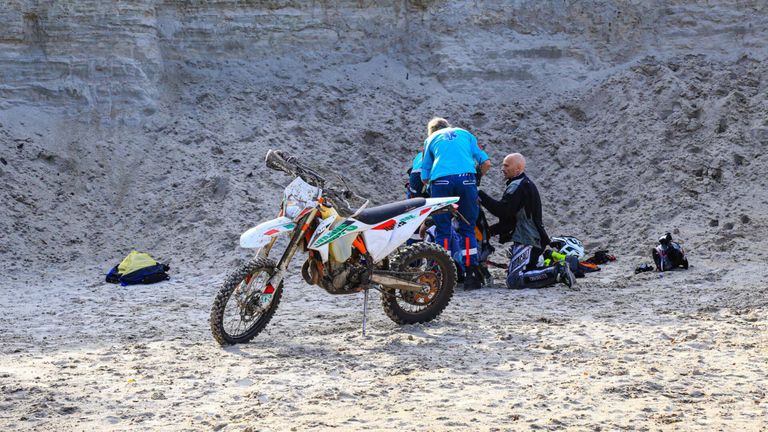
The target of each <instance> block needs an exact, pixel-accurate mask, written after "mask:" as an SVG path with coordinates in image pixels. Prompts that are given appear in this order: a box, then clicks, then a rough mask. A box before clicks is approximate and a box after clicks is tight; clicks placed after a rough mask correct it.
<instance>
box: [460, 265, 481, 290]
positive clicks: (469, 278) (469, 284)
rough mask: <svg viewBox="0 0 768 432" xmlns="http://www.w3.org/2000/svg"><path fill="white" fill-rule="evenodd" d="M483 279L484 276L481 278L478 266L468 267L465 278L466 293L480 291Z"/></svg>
mask: <svg viewBox="0 0 768 432" xmlns="http://www.w3.org/2000/svg"><path fill="white" fill-rule="evenodd" d="M481 278H482V276H480V274H479V272H478V271H477V267H476V266H469V267H467V273H466V275H465V276H464V291H472V290H476V289H480V283H481V280H482V279H481Z"/></svg>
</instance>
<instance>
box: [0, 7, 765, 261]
mask: <svg viewBox="0 0 768 432" xmlns="http://www.w3.org/2000/svg"><path fill="white" fill-rule="evenodd" d="M765 22H768V5H767V4H766V3H765V2H764V1H716V2H714V1H692V0H691V1H683V0H678V1H664V2H661V1H658V2H636V1H618V0H616V1H580V2H564V1H557V2H541V1H487V2H474V1H452V2H441V1H399V2H373V1H318V2H290V1H284V2H280V1H275V2H268V1H242V0H239V1H235V0H232V1H149V0H143V1H142V0H139V1H131V2H124V1H111V2H103V1H95V0H94V1H89V0H83V1H71V2H48V1H20V0H12V1H10V2H6V3H5V7H3V8H2V9H0V24H2V25H1V26H0V157H2V161H4V162H3V163H2V164H0V180H1V181H2V182H4V188H3V189H2V194H3V199H4V200H5V202H7V203H9V204H8V206H7V210H4V212H3V213H2V214H0V233H2V235H3V236H4V238H5V239H6V240H5V241H4V242H3V243H2V244H0V256H2V257H4V258H5V259H6V260H8V261H10V262H12V264H11V265H12V266H22V265H29V264H31V263H40V262H45V263H47V262H53V261H56V260H57V257H58V256H60V251H62V250H63V251H66V252H67V253H68V256H69V259H72V260H77V259H83V260H87V261H88V262H89V263H94V262H95V263H97V264H99V265H101V266H103V265H106V264H107V263H110V262H111V261H112V260H114V258H115V257H117V256H123V255H124V254H125V253H124V251H126V250H127V249H130V248H139V249H146V250H149V251H152V252H155V253H158V254H161V255H163V254H164V255H167V256H176V257H180V258H178V259H179V260H182V261H183V260H185V259H187V260H190V261H191V260H201V259H202V260H205V259H206V258H221V257H231V256H233V255H235V254H236V253H237V252H236V249H237V242H236V238H237V235H238V234H239V233H240V232H241V231H242V230H243V229H245V228H247V227H249V226H251V225H253V224H254V223H255V222H257V221H258V220H259V219H260V218H262V217H267V216H271V215H272V214H273V212H274V207H275V206H276V205H277V202H278V201H279V196H280V193H281V190H282V187H283V186H284V185H285V184H286V183H287V181H290V180H289V179H285V178H284V176H283V175H281V174H278V173H273V172H265V171H264V167H263V163H262V158H263V155H264V152H265V151H266V150H267V149H268V148H281V149H284V150H288V151H292V152H295V153H298V154H299V155H300V156H302V157H303V158H306V159H308V160H309V161H310V162H312V163H316V164H318V165H324V166H327V167H330V169H333V170H337V171H340V172H344V173H345V174H347V175H348V176H349V177H351V178H353V179H354V182H355V184H356V185H357V186H358V188H359V192H360V193H361V194H362V195H366V196H368V197H370V198H371V199H372V201H373V202H374V203H378V204H380V203H385V202H388V201H392V200H396V199H400V198H402V196H403V191H402V188H401V187H400V185H401V184H402V182H403V181H404V177H405V174H404V172H405V169H406V167H407V166H409V164H410V160H411V158H412V157H413V154H414V153H415V152H416V151H417V150H418V148H419V147H420V145H421V142H422V141H423V139H424V129H425V125H426V122H427V121H428V120H429V118H430V117H431V116H434V115H441V116H445V117H447V118H449V120H451V121H452V122H453V123H454V124H455V125H457V126H461V127H466V128H468V129H470V130H471V131H472V132H473V133H475V134H476V135H477V136H478V139H479V141H480V142H481V143H482V144H483V145H485V146H486V150H487V151H488V153H489V154H490V155H491V157H492V158H493V160H494V161H497V162H498V160H500V158H501V157H503V155H505V154H506V153H509V152H511V151H521V152H523V153H525V154H526V155H527V156H529V159H530V160H529V162H530V163H529V168H528V170H529V174H531V175H532V176H533V177H534V178H538V179H540V180H541V181H540V183H541V184H542V186H541V189H542V194H543V197H544V199H545V215H546V216H545V218H546V220H545V222H546V223H547V226H548V228H549V229H550V231H552V234H557V233H566V234H573V235H580V236H583V237H587V238H585V240H587V241H588V242H589V243H590V244H591V245H593V246H597V245H603V246H608V245H609V244H610V245H616V246H617V247H629V248H631V247H635V248H637V249H638V250H640V249H639V246H635V245H638V244H640V242H641V241H642V240H643V239H647V238H649V236H650V237H653V235H655V228H656V227H657V226H660V225H664V226H665V227H667V228H669V229H677V230H678V231H679V232H680V233H681V235H683V236H685V235H690V236H694V235H696V236H697V238H699V239H700V241H701V244H702V245H709V246H714V247H713V248H712V249H711V250H723V251H726V250H730V249H732V248H734V247H740V246H739V245H740V244H741V243H739V242H745V241H746V240H743V239H744V238H745V237H746V235H747V232H748V231H749V230H754V229H762V228H760V227H764V225H765V223H766V221H765V217H764V216H761V214H763V213H764V212H763V213H761V209H764V208H765V207H764V205H765V204H764V200H765V193H763V192H761V191H759V190H758V191H756V192H755V193H754V194H753V196H750V197H748V198H747V197H745V196H744V195H743V193H742V191H741V189H740V188H739V185H740V184H741V183H742V182H743V181H745V180H746V179H752V180H751V181H755V182H757V183H760V182H763V183H764V182H765V181H764V180H762V179H761V178H760V176H759V175H757V171H756V170H758V167H759V166H760V161H761V159H760V158H761V157H763V156H761V155H762V154H763V153H764V152H761V151H760V149H761V148H764V146H765V142H766V139H768V133H767V132H766V129H765V128H766V126H768V125H766V124H765V118H766V106H765V100H766V82H765V80H764V78H763V77H764V76H765V59H766V57H767V55H766V53H767V52H768V29H767V28H766V26H765V25H764V23H765ZM717 131H720V132H717ZM734 143H735V144H734ZM734 145H735V146H736V147H737V151H736V153H735V154H734V155H731V154H730V153H728V154H724V153H726V152H729V151H730V150H728V149H730V148H732V147H733V146H734ZM651 161H652V162H653V164H652V166H650V165H649V163H650V162H651ZM681 161H682V162H681ZM664 167H673V168H674V169H665V168H664ZM655 170H658V172H657V171H655ZM680 173H682V174H680ZM681 176H682V177H681ZM558 179H559V180H558ZM590 179H600V180H599V181H591V180H590ZM566 180H567V183H568V185H570V186H569V187H546V185H547V184H558V183H562V182H563V181H566ZM484 181H485V182H486V186H484V187H487V188H489V189H490V190H494V189H493V188H494V187H496V186H497V184H498V183H500V181H501V178H500V173H499V172H498V169H497V168H494V170H493V171H492V173H491V174H490V175H489V176H488V178H487V180H484ZM760 184H762V183H760ZM765 189H766V188H763V190H765ZM723 196H726V197H728V200H729V203H727V204H725V203H717V204H712V203H710V201H711V200H715V199H718V198H722V197H723ZM664 197H668V198H664ZM678 197H679V199H678ZM657 198H658V199H657ZM665 199H666V201H664V200H665ZM659 200H661V201H659ZM657 201H658V202H657ZM659 203H662V204H663V205H664V206H667V207H669V206H671V207H672V208H673V210H672V211H660V210H658V206H659ZM598 210H599V214H598ZM603 214H609V215H610V216H609V217H603V216H601V215H603ZM596 220H598V222H595V221H596ZM721 221H722V222H721ZM743 221H747V222H743ZM626 226H631V227H632V229H631V230H626V229H625V227H626ZM726 226H727V227H729V228H725V227H726ZM115 227H120V228H119V229H116V228H115ZM659 229H661V228H659ZM619 231H621V233H620V234H621V235H618V234H619ZM652 234H653V235H652ZM19 257H22V258H20V259H19ZM25 263H26V264H25Z"/></svg>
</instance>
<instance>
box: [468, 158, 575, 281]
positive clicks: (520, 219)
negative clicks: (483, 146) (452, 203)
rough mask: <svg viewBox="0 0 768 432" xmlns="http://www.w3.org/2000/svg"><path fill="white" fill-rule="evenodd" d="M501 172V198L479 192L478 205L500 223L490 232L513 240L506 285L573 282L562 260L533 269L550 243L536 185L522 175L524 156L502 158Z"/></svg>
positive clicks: (571, 274) (503, 240)
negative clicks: (504, 183)
mask: <svg viewBox="0 0 768 432" xmlns="http://www.w3.org/2000/svg"><path fill="white" fill-rule="evenodd" d="M501 172H502V173H503V174H504V178H505V179H506V188H505V189H504V194H503V195H502V197H501V200H498V201H497V200H495V199H493V198H491V197H490V196H488V194H486V193H485V192H484V191H479V193H478V196H479V197H480V204H481V205H482V206H483V207H485V208H486V209H487V210H488V211H489V212H490V213H491V214H492V215H494V216H496V217H497V218H499V222H498V223H496V224H494V225H491V227H490V235H496V234H498V235H499V242H501V243H506V242H509V241H510V240H511V241H512V242H513V243H512V246H510V248H509V256H510V257H511V259H510V261H509V266H508V267H507V288H512V289H518V288H544V287H547V286H551V285H554V284H555V283H557V282H562V283H564V284H566V285H568V287H571V286H573V284H575V283H576V279H575V278H574V276H573V273H571V270H570V269H569V268H568V266H567V265H565V263H564V262H562V263H560V264H558V265H554V266H551V267H546V268H542V269H537V268H536V262H537V261H538V258H539V255H541V253H542V252H543V251H544V248H545V247H546V246H547V244H548V243H549V236H548V235H547V232H546V231H545V230H544V225H543V224H542V221H541V197H540V196H539V190H538V189H536V185H535V184H533V182H532V181H531V179H529V178H528V176H526V175H525V158H524V157H523V155H521V154H520V153H512V154H509V155H507V156H506V157H505V158H504V161H503V162H502V164H501Z"/></svg>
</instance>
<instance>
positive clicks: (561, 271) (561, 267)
mask: <svg viewBox="0 0 768 432" xmlns="http://www.w3.org/2000/svg"><path fill="white" fill-rule="evenodd" d="M557 281H558V282H560V283H564V284H565V285H567V286H568V288H570V289H574V290H575V289H576V287H575V286H576V277H575V276H574V275H573V272H571V269H570V267H569V266H568V264H567V263H565V262H562V261H561V262H559V263H557Z"/></svg>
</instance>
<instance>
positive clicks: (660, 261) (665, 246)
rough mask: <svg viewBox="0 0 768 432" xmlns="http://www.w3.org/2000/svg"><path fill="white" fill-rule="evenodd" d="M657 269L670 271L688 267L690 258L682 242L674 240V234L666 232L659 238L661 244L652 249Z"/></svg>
mask: <svg viewBox="0 0 768 432" xmlns="http://www.w3.org/2000/svg"><path fill="white" fill-rule="evenodd" d="M651 255H653V262H654V263H655V264H656V271H660V272H663V271H668V270H672V269H676V268H679V267H682V268H684V269H687V268H688V258H686V256H685V249H684V248H683V247H682V246H681V245H680V243H677V242H674V241H672V234H670V233H666V234H664V235H663V236H661V237H660V238H659V244H658V245H657V246H656V247H655V248H653V250H652V251H651Z"/></svg>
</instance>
